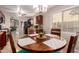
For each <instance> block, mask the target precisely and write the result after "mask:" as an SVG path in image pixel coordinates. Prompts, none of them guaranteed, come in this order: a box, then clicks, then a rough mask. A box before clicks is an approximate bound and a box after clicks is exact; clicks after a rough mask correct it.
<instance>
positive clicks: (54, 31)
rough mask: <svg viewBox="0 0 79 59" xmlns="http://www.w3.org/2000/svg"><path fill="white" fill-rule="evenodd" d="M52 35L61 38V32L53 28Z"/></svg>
mask: <svg viewBox="0 0 79 59" xmlns="http://www.w3.org/2000/svg"><path fill="white" fill-rule="evenodd" d="M51 34H54V35H58V36H61V30H60V29H57V28H52V29H51Z"/></svg>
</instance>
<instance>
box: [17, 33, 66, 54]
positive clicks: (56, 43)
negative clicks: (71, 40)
mask: <svg viewBox="0 0 79 59" xmlns="http://www.w3.org/2000/svg"><path fill="white" fill-rule="evenodd" d="M45 35H46V36H48V37H50V38H49V39H46V40H44V41H43V42H40V43H38V42H36V39H33V38H31V37H27V38H21V39H19V40H18V46H19V47H20V48H22V49H24V50H29V51H31V52H35V53H36V52H39V53H41V52H42V53H45V52H54V51H58V50H60V49H63V48H64V47H65V46H66V41H65V40H64V39H59V38H55V37H54V36H55V35H52V34H45Z"/></svg>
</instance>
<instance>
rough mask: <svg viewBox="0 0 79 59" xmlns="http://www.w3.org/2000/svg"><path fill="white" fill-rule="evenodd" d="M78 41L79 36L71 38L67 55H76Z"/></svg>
mask: <svg viewBox="0 0 79 59" xmlns="http://www.w3.org/2000/svg"><path fill="white" fill-rule="evenodd" d="M77 39H78V36H71V37H70V41H69V45H68V49H67V53H74V50H75V46H76V43H77Z"/></svg>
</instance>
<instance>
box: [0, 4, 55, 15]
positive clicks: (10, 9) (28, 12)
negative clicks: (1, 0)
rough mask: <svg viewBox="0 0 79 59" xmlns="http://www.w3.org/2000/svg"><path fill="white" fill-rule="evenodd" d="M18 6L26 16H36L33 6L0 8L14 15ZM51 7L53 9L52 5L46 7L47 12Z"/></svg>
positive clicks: (0, 6) (5, 6)
mask: <svg viewBox="0 0 79 59" xmlns="http://www.w3.org/2000/svg"><path fill="white" fill-rule="evenodd" d="M18 6H19V7H20V8H22V10H23V11H24V12H25V14H26V15H27V16H33V15H35V14H36V13H35V10H34V9H33V5H0V8H2V9H4V10H6V11H8V12H10V13H16V10H17V7H18ZM52 7H54V5H48V10H49V9H50V8H52Z"/></svg>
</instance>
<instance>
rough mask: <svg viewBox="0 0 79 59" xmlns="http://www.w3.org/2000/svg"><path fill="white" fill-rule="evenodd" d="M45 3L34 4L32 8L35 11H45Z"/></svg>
mask: <svg viewBox="0 0 79 59" xmlns="http://www.w3.org/2000/svg"><path fill="white" fill-rule="evenodd" d="M47 7H48V6H47V5H34V6H33V8H34V9H35V12H36V13H40V12H41V13H43V12H47Z"/></svg>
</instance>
